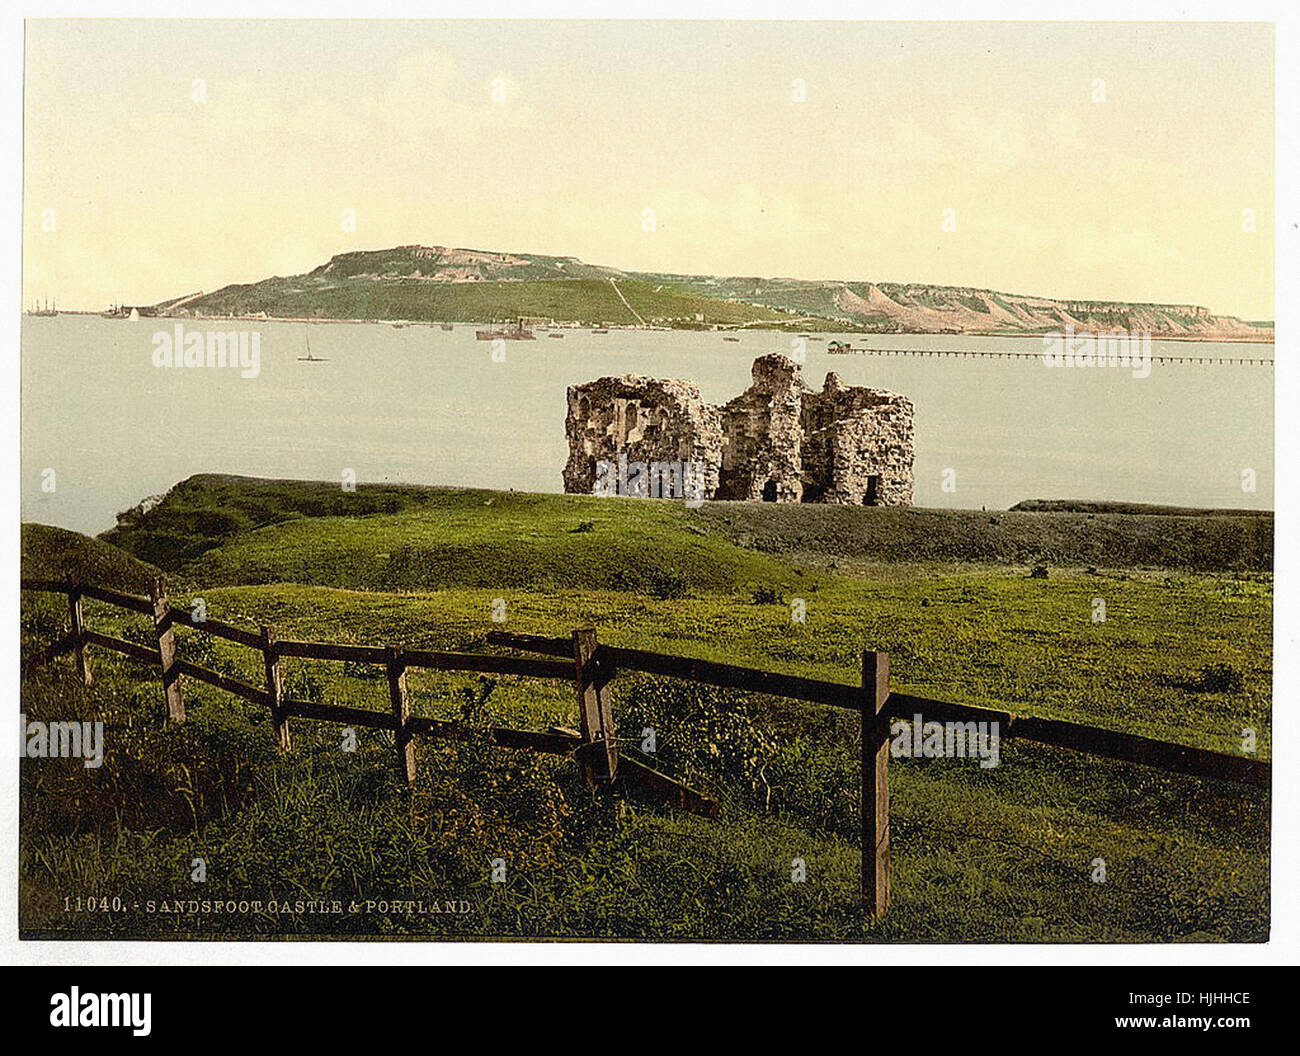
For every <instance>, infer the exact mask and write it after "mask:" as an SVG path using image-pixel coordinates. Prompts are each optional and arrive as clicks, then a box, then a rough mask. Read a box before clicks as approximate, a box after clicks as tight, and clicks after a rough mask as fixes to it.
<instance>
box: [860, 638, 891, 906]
mask: <svg viewBox="0 0 1300 1056" xmlns="http://www.w3.org/2000/svg"><path fill="white" fill-rule="evenodd" d="M888 700H889V654H888V653H872V652H864V653H863V654H862V901H863V903H864V904H865V905H866V907H867V909H868V911H869V912H870V913H871V915H872V916H873V917H875V918H876V919H877V920H879V919H880V918H881V917H883V916H884V915H885V914H886V913H887V912H889V874H890V865H889V713H888V712H887V711H886V709H885V705H886V702H887V701H888Z"/></svg>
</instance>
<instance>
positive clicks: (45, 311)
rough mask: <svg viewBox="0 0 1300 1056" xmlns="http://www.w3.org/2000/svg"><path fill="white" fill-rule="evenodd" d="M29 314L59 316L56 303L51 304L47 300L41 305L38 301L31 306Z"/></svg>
mask: <svg viewBox="0 0 1300 1056" xmlns="http://www.w3.org/2000/svg"><path fill="white" fill-rule="evenodd" d="M29 314H31V315H58V314H59V308H58V305H57V303H56V304H51V303H50V301H49V300H46V301H44V302H43V303H42V302H40V301H38V302H37V303H36V304H34V305H33V306H32V310H31V312H30V313H29Z"/></svg>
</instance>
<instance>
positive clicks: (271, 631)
mask: <svg viewBox="0 0 1300 1056" xmlns="http://www.w3.org/2000/svg"><path fill="white" fill-rule="evenodd" d="M262 666H263V667H264V668H265V669H266V702H267V703H268V704H269V705H270V706H271V725H272V728H273V729H274V730H275V745H276V747H277V748H279V749H280V750H281V751H283V752H287V751H288V750H289V749H290V748H292V747H293V739H292V737H290V735H289V716H288V715H286V714H285V713H284V682H283V681H282V680H281V678H280V655H279V653H277V652H276V649H275V628H274V627H270V626H267V625H266V624H265V623H264V624H262Z"/></svg>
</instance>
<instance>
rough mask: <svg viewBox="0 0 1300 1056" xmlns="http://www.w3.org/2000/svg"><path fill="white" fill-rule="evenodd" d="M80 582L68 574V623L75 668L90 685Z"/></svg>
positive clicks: (85, 683) (88, 655)
mask: <svg viewBox="0 0 1300 1056" xmlns="http://www.w3.org/2000/svg"><path fill="white" fill-rule="evenodd" d="M81 598H82V594H81V583H80V582H79V581H78V579H77V577H76V576H74V575H70V576H68V623H69V631H70V633H71V634H72V639H73V641H74V642H76V649H77V670H78V671H79V672H81V681H82V683H83V684H84V685H87V686H88V685H90V683H91V674H90V653H88V652H87V651H86V623H85V619H84V617H83V616H82V612H81Z"/></svg>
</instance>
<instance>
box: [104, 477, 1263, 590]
mask: <svg viewBox="0 0 1300 1056" xmlns="http://www.w3.org/2000/svg"><path fill="white" fill-rule="evenodd" d="M1116 509H1117V507H1116V504H1111V505H1110V506H1107V507H1106V508H1104V509H1103V508H1102V507H1101V506H1100V505H1099V506H1098V508H1097V510H1096V511H1095V512H1094V511H1093V510H1092V509H1077V510H1058V509H1055V508H1053V509H1051V510H1048V511H1045V512H1042V513H1039V512H1028V511H1023V510H1014V511H999V512H994V513H984V512H980V511H973V510H926V509H916V508H901V507H895V508H891V507H877V508H865V507H851V506H823V505H820V504H807V505H776V504H766V503H739V502H709V503H705V504H704V506H702V507H701V508H700V509H698V510H686V509H685V508H684V507H683V506H681V505H679V504H674V503H668V502H632V501H629V500H624V499H598V498H593V497H590V496H580V495H549V494H527V493H517V492H491V491H478V490H473V489H458V488H437V487H421V486H416V485H409V486H406V485H390V484H360V485H358V486H357V489H356V491H354V492H345V491H343V490H342V489H341V488H340V487H339V486H338V485H337V484H331V483H324V482H312V481H284V480H259V479H254V478H249V477H235V476H221V475H215V474H201V475H198V476H194V477H191V478H189V479H188V480H185V481H182V482H181V483H180V484H177V485H176V486H175V487H174V488H173V489H171V491H169V492H168V493H167V494H166V495H165V496H163V497H162V498H161V499H160V500H158V501H156V502H150V503H148V504H145V505H142V506H139V507H136V508H135V509H132V510H128V511H126V512H125V513H123V514H120V515H119V518H118V525H117V527H116V528H113V529H111V530H110V531H108V532H106V533H105V534H104V535H103V537H102V538H103V539H104V541H105V542H109V543H112V544H113V545H115V546H118V547H120V548H122V549H124V550H126V551H127V552H129V553H131V554H134V555H135V556H136V557H138V558H140V559H141V560H144V561H148V562H151V563H153V564H156V565H158V566H159V567H161V568H165V569H167V570H168V571H172V572H177V571H181V570H187V571H192V572H193V573H195V574H196V575H199V576H202V577H205V578H211V579H212V580H213V581H217V582H223V583H225V582H257V583H261V582H272V581H276V580H290V581H295V582H304V583H307V582H321V581H322V580H321V579H320V576H321V575H322V573H321V571H320V570H321V569H322V568H325V567H326V566H327V565H328V566H329V567H330V568H331V569H335V571H330V572H328V573H327V574H326V581H328V582H333V583H336V584H337V585H357V584H359V583H361V582H363V581H364V582H369V583H370V584H371V585H374V586H376V587H381V588H383V589H407V588H414V587H430V586H437V585H440V584H443V583H447V582H453V581H454V582H459V583H463V584H465V585H477V584H479V583H481V582H483V580H484V577H487V578H495V579H496V580H497V581H501V580H502V579H512V577H513V579H512V581H526V582H533V583H547V584H550V585H557V586H574V587H590V588H602V587H608V586H610V585H611V584H614V583H617V582H620V573H621V577H622V581H625V582H628V583H633V584H642V585H644V584H646V583H648V582H649V581H650V579H651V578H655V577H654V576H652V574H651V573H652V570H658V572H659V573H661V575H660V576H659V579H660V580H661V581H662V583H661V585H665V586H666V585H667V582H668V581H669V580H670V579H672V578H678V579H681V581H682V584H683V589H692V588H694V587H699V588H702V589H720V588H723V587H727V586H729V585H730V586H734V585H735V584H737V583H743V582H746V581H749V580H752V579H753V578H755V576H757V575H758V574H759V573H761V574H763V575H765V576H768V577H770V578H771V579H773V580H774V581H778V583H779V581H780V579H781V577H780V576H779V575H778V574H777V573H776V572H775V571H774V569H773V565H772V562H771V561H770V560H768V558H767V557H766V556H765V555H777V556H780V557H784V558H789V559H791V560H792V561H794V562H795V563H797V564H807V565H815V566H819V567H825V566H827V565H829V564H831V563H833V562H857V563H862V562H886V563H892V562H977V563H992V564H1003V565H1025V564H1039V563H1047V564H1051V565H1064V566H1073V567H1083V568H1087V567H1090V566H1092V567H1100V568H1111V569H1126V568H1159V569H1200V570H1207V571H1209V570H1251V571H1263V570H1266V569H1269V568H1271V567H1272V550H1273V519H1272V516H1271V515H1269V514H1263V513H1246V512H1243V511H1194V510H1170V511H1168V512H1166V513H1160V512H1145V511H1146V508H1142V509H1143V511H1144V512H1140V513H1124V512H1113V510H1116ZM381 514H382V515H389V516H388V517H386V518H385V517H378V516H376V515H381ZM358 518H361V519H363V520H361V521H358V520H357V519H358ZM287 522H293V523H287ZM275 526H280V527H275ZM254 529H261V530H260V531H256V532H254ZM249 533H252V534H249ZM225 544H230V545H225ZM218 546H221V547H222V548H221V549H220V550H219V551H216V552H214V553H212V554H211V555H210V556H208V557H207V558H204V559H203V560H201V561H200V560H199V559H200V557H201V556H202V555H204V554H205V553H206V552H207V551H209V550H212V549H213V548H214V547H218ZM191 566H192V567H191ZM349 577H350V578H349ZM449 577H450V578H449ZM787 578H788V577H787ZM344 580H346V584H345V583H344Z"/></svg>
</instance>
